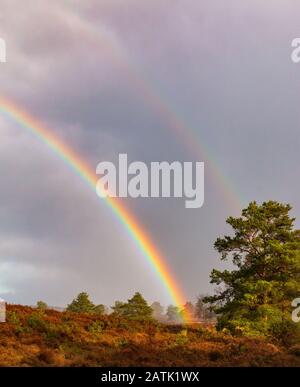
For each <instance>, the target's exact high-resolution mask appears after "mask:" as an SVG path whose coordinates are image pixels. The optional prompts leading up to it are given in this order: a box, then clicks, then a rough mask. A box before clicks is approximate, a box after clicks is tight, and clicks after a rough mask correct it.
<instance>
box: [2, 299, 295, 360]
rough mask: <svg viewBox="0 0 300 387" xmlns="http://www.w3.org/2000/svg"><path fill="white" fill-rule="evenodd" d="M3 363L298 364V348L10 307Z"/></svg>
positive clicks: (196, 329) (195, 329) (199, 330)
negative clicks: (285, 347)
mask: <svg viewBox="0 0 300 387" xmlns="http://www.w3.org/2000/svg"><path fill="white" fill-rule="evenodd" d="M7 320H8V321H7V323H2V324H0V365H1V366H132V365H136V366H158V365H159V366H300V347H298V348H297V347H294V348H290V349H289V350H288V349H284V348H281V347H279V346H276V345H274V344H270V343H266V342H265V341H263V340H260V339H250V338H233V337H231V336H229V335H225V334H221V333H217V332H216V331H215V330H214V328H213V327H208V328H204V327H202V326H199V325H191V326H188V327H182V326H174V325H173V326H172V325H169V326H168V325H159V324H157V323H152V322H150V323H144V324H142V323H139V322H129V321H126V320H124V319H120V318H116V317H112V316H103V317H96V316H93V315H88V314H77V313H70V312H58V311H55V310H46V311H45V312H43V311H39V310H37V309H33V308H30V307H24V306H15V305H14V306H12V305H8V307H7Z"/></svg>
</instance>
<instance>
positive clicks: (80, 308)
mask: <svg viewBox="0 0 300 387" xmlns="http://www.w3.org/2000/svg"><path fill="white" fill-rule="evenodd" d="M67 310H68V311H70V312H77V313H93V312H94V310H95V305H94V304H93V303H92V302H91V301H90V299H89V295H88V294H87V293H85V292H82V293H79V294H78V296H77V297H76V298H75V299H74V300H73V301H72V302H71V304H69V305H68V306H67Z"/></svg>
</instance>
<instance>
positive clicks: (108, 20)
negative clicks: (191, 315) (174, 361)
mask: <svg viewBox="0 0 300 387" xmlns="http://www.w3.org/2000/svg"><path fill="white" fill-rule="evenodd" d="M299 14H300V4H299V2H298V1H296V0H294V1H279V0H277V1H276V0H274V1H272V5H270V4H268V5H267V4H264V3H262V2H261V1H259V0H251V1H250V0H244V1H242V2H241V1H240V0H239V1H238V0H235V1H234V0H226V1H208V0H207V1H197V0H185V1H180V0H164V1H150V0H148V1H147V0H145V1H143V2H141V1H139V0H118V1H117V0H101V1H96V0H92V1H89V2H82V1H76V0H74V1H71V0H70V1H66V2H61V1H51V2H48V1H37V0H24V1H23V2H22V8H21V7H20V3H19V1H17V0H0V37H2V38H4V39H5V40H6V42H7V63H5V64H0V85H1V92H0V95H1V96H2V97H7V98H10V99H12V100H13V101H15V102H16V103H17V104H18V105H20V106H22V107H23V108H24V109H27V110H28V111H29V112H30V113H31V114H33V115H34V116H36V117H38V118H39V119H40V120H41V121H42V122H45V123H46V124H47V125H48V127H50V128H52V130H53V131H54V132H55V133H57V134H58V135H59V136H61V138H63V139H64V140H65V141H66V142H67V143H68V144H70V145H71V146H73V147H74V149H76V150H77V151H78V152H79V153H80V154H81V155H82V156H83V157H84V158H85V159H86V160H87V162H89V163H90V165H91V166H92V167H93V168H95V167H96V164H97V163H98V162H99V161H101V160H112V161H114V160H116V159H117V155H118V154H119V153H120V152H125V153H128V156H129V158H130V159H131V161H134V160H141V161H145V162H150V161H160V160H168V161H173V160H182V161H184V160H196V159H198V160H199V161H204V162H207V163H209V160H207V159H203V156H202V153H201V148H205V149H206V151H208V153H209V155H210V160H213V161H214V163H216V164H217V165H218V168H219V170H220V172H221V174H222V175H223V176H224V179H225V180H226V181H227V184H228V187H229V188H230V190H231V191H232V193H233V196H234V197H235V205H234V206H232V204H230V203H229V201H228V199H227V197H226V195H225V191H224V189H223V188H222V185H221V184H220V182H216V181H215V178H214V176H212V174H211V173H210V168H209V167H208V166H207V168H206V170H207V174H206V187H205V189H206V198H205V205H204V207H203V208H201V209H199V210H186V209H185V208H184V202H183V201H181V200H173V199H172V200H170V199H169V200H167V199H147V200H145V199H139V200H127V201H126V205H128V207H130V208H131V209H132V211H133V212H134V213H135V214H136V216H137V217H138V218H139V219H140V221H141V222H142V223H143V224H144V225H145V227H146V228H147V230H149V232H150V234H151V235H152V237H153V240H154V241H155V242H156V243H157V245H158V246H159V247H160V249H161V251H162V252H163V253H164V256H165V257H166V260H167V261H168V263H169V265H170V267H171V268H172V270H173V271H174V273H175V275H176V277H177V278H178V281H179V283H180V286H181V287H182V289H183V290H184V292H185V293H186V295H187V297H188V298H190V299H194V298H195V297H196V296H197V294H199V293H205V292H208V291H211V290H212V289H211V287H210V285H209V278H208V277H209V273H210V271H211V269H212V268H213V267H221V264H220V263H219V260H218V256H217V254H216V253H215V252H214V251H213V248H212V246H213V242H214V240H215V239H216V237H217V236H219V235H222V234H223V233H224V232H228V229H227V227H226V225H225V218H226V217H227V216H228V215H230V214H234V215H236V214H237V211H238V208H239V206H245V205H246V204H247V203H248V202H249V201H250V200H257V201H262V200H268V199H275V200H280V201H285V202H290V203H291V204H292V205H293V207H294V214H295V215H296V216H297V214H298V213H299V208H300V197H299V188H300V180H299V179H298V178H297V170H298V164H299V147H300V136H299V118H300V117H299V111H300V110H299V84H300V65H296V64H294V63H292V61H291V59H290V55H291V51H292V49H291V41H292V39H293V38H295V37H299V35H300V31H299ZM141 85H142V86H141ZM145 88H146V91H145ZM147 91H148V92H150V94H151V96H152V97H151V98H149V96H148V94H147ZM155 96H157V100H163V101H165V104H166V105H167V106H169V107H170V108H171V109H172V110H173V111H174V112H175V114H176V115H177V116H178V117H180V118H181V119H182V120H183V121H184V122H185V126H186V131H187V132H186V134H185V135H184V136H182V137H181V138H180V137H178V136H176V135H175V134H174V131H173V130H172V125H170V121H169V120H168V119H166V116H164V114H160V112H159V111H158V110H157V108H156V107H155V98H156V97H155ZM188 128H192V129H190V130H191V132H189V133H188ZM187 138H192V139H193V142H194V145H195V148H196V149H198V148H199V154H192V153H190V150H189V149H188V148H187V147H186V142H187ZM0 178H1V183H0V184H1V190H0V296H2V297H4V298H6V299H8V300H11V301H13V302H21V303H29V304H32V303H35V302H36V301H37V300H38V299H44V300H45V301H46V302H48V303H49V304H52V305H65V304H66V303H67V302H69V301H70V300H71V299H72V297H73V296H74V295H76V293H78V292H79V291H82V290H86V291H88V292H89V293H90V294H91V296H92V298H93V299H94V300H95V301H97V302H103V303H106V304H108V305H110V304H111V303H112V302H113V301H114V300H116V299H121V300H122V299H126V298H128V297H129V296H130V295H131V294H132V293H133V292H135V291H137V290H139V291H141V292H142V293H143V294H144V295H145V296H146V298H147V299H148V300H149V301H153V300H160V301H161V302H163V303H164V304H166V303H168V302H169V298H168V295H167V294H166V292H165V290H164V288H163V286H162V285H161V283H160V282H159V281H158V280H157V278H156V276H155V275H154V273H153V271H152V270H151V267H149V265H148V264H147V262H145V260H144V258H143V256H142V254H141V253H140V252H139V250H138V249H137V247H136V246H135V245H134V243H133V242H132V241H131V240H130V238H129V237H128V235H127V234H126V232H125V231H124V229H123V228H122V226H121V225H120V224H119V223H118V221H117V220H116V219H115V218H114V216H113V215H112V214H111V212H110V210H109V209H108V208H107V207H106V206H105V205H104V204H103V203H101V202H99V200H98V198H97V196H96V194H95V193H93V192H92V191H91V190H89V189H88V187H86V186H85V184H84V183H83V182H82V181H81V180H80V179H78V177H77V176H76V175H74V174H73V172H72V171H70V170H69V169H68V167H67V166H66V165H64V164H63V163H62V162H61V161H60V160H59V159H58V158H57V157H56V156H55V155H54V154H53V153H51V152H49V151H48V149H47V148H45V147H44V145H43V144H41V143H40V142H39V141H38V140H37V139H35V138H33V137H32V135H31V134H30V133H28V132H27V131H25V130H24V129H23V128H21V127H19V126H18V125H17V124H16V123H14V122H12V121H9V120H7V119H6V118H4V117H3V116H0Z"/></svg>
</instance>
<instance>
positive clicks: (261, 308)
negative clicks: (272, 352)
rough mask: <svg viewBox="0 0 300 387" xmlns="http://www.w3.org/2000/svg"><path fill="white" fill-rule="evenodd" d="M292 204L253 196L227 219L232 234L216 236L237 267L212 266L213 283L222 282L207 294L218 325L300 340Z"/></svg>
mask: <svg viewBox="0 0 300 387" xmlns="http://www.w3.org/2000/svg"><path fill="white" fill-rule="evenodd" d="M290 210H291V206H290V205H285V204H280V203H277V202H274V201H269V202H264V203H263V204H262V205H258V204H257V203H256V202H252V203H250V204H249V206H248V208H246V209H244V210H243V211H242V216H241V217H239V218H233V217H230V218H228V219H227V223H228V224H229V225H230V226H231V227H232V228H233V230H234V235H233V236H225V237H224V238H218V239H217V241H216V242H215V249H216V250H217V251H218V252H219V253H220V254H221V259H222V260H228V259H231V260H232V263H233V265H234V266H235V267H236V269H235V270H232V271H229V270H224V271H219V270H213V271H212V273H211V283H212V284H216V285H219V286H221V285H222V286H221V288H219V290H218V292H217V294H216V295H214V296H212V297H206V299H205V301H206V302H210V303H213V309H214V311H215V312H216V313H217V314H218V315H219V318H218V328H219V329H222V328H228V329H229V330H230V331H232V332H235V333H236V332H240V333H245V334H248V335H249V334H250V335H265V336H271V337H275V338H277V339H280V340H282V341H285V342H292V341H293V340H299V338H300V336H298V335H299V334H300V332H299V326H297V325H296V324H295V323H293V322H292V320H291V312H292V310H291V302H292V300H293V299H294V298H296V297H297V296H299V295H300V275H299V274H300V231H299V230H294V221H295V219H294V218H291V217H290V216H289V212H290Z"/></svg>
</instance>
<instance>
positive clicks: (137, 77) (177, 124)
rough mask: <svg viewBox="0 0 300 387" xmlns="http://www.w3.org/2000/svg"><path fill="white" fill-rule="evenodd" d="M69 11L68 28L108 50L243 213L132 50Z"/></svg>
mask: <svg viewBox="0 0 300 387" xmlns="http://www.w3.org/2000/svg"><path fill="white" fill-rule="evenodd" d="M65 9H66V10H68V13H67V17H68V19H67V20H68V23H67V24H66V25H67V26H68V28H70V29H72V28H74V29H75V27H76V31H79V32H80V33H81V34H82V35H83V37H85V38H88V39H89V41H90V42H93V43H94V45H95V51H97V50H99V49H101V50H106V52H107V53H108V54H109V55H110V60H111V62H112V63H113V64H115V65H117V66H119V67H120V69H122V70H123V71H124V72H125V73H126V75H127V77H128V81H129V83H130V85H131V87H134V88H136V90H137V91H138V93H139V96H140V97H141V98H142V99H143V100H144V101H145V102H146V103H147V105H148V106H149V107H151V108H152V109H153V111H154V112H155V113H156V114H157V116H158V117H160V118H161V119H162V120H163V122H165V123H166V129H168V130H169V131H171V132H172V135H173V136H174V137H177V139H178V142H180V144H184V145H185V147H186V149H187V150H189V152H190V153H191V155H192V156H194V157H196V158H197V159H198V157H201V160H203V161H205V162H206V170H207V171H208V175H209V176H211V177H212V181H213V183H214V185H215V186H216V188H217V191H218V192H221V193H222V195H223V197H224V198H226V201H227V203H228V205H229V206H230V208H231V209H232V210H233V211H234V212H236V213H240V210H241V208H242V206H243V203H242V200H241V199H240V197H239V195H237V194H236V193H235V189H234V188H233V187H232V183H231V182H230V181H229V179H228V178H226V174H225V173H224V172H223V171H221V168H220V166H219V165H218V163H217V161H216V159H215V157H214V155H213V154H212V152H211V151H210V150H209V149H208V147H207V146H205V145H204V144H203V142H201V141H200V140H199V138H198V135H197V131H196V130H195V128H193V127H192V126H191V125H189V124H188V123H187V122H186V120H185V119H183V118H182V117H181V116H180V114H179V113H178V112H177V111H176V110H175V109H174V108H173V107H172V106H171V104H170V103H169V101H168V100H167V99H166V98H165V97H164V96H163V95H162V93H161V92H160V91H159V90H158V88H157V87H155V85H153V82H150V81H149V80H147V78H146V77H145V75H144V74H143V73H142V72H141V70H140V69H139V68H138V67H137V66H136V65H135V63H133V61H132V60H131V58H130V53H129V52H128V50H126V49H125V48H124V46H123V45H120V43H119V41H118V40H117V39H116V37H115V35H114V34H113V33H110V32H109V31H108V30H107V28H103V26H101V24H99V22H97V26H94V25H93V24H91V23H89V22H88V21H86V20H85V19H84V18H83V17H82V16H81V15H78V14H77V13H74V11H72V10H71V9H70V8H68V7H66V8H65Z"/></svg>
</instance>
